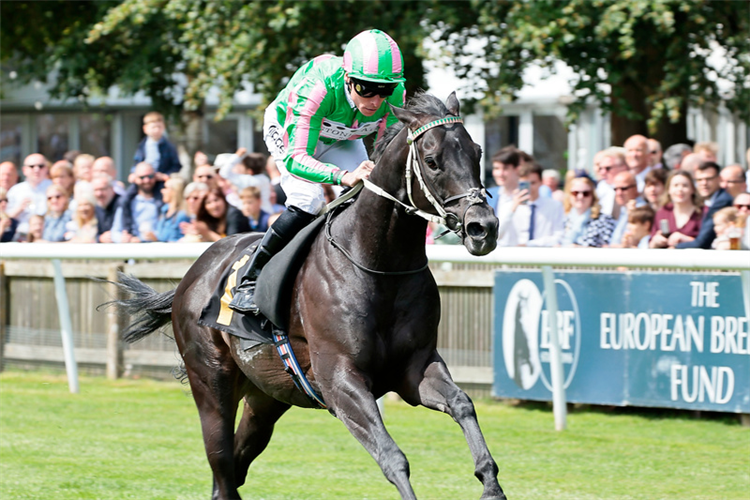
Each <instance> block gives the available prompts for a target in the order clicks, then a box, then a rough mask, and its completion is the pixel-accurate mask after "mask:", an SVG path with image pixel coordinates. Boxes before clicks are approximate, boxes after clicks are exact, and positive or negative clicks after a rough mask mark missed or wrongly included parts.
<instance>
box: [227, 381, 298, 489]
mask: <svg viewBox="0 0 750 500" xmlns="http://www.w3.org/2000/svg"><path fill="white" fill-rule="evenodd" d="M288 409H289V405H287V404H284V403H281V402H279V401H276V400H275V399H273V398H271V397H269V396H266V395H265V394H262V393H258V394H250V395H248V396H245V404H244V408H243V411H242V419H241V420H240V423H239V425H238V426H237V432H236V433H235V436H234V457H235V461H234V465H235V472H234V474H235V478H236V479H237V486H242V485H243V484H245V478H246V477H247V470H248V468H249V467H250V464H251V463H252V461H253V460H255V458H256V457H257V456H258V455H260V454H261V453H262V452H263V450H265V449H266V446H267V445H268V442H269V441H270V440H271V434H273V426H274V424H275V423H276V421H277V420H278V419H279V418H280V417H281V416H282V415H283V414H284V412H286V411H287V410H288Z"/></svg>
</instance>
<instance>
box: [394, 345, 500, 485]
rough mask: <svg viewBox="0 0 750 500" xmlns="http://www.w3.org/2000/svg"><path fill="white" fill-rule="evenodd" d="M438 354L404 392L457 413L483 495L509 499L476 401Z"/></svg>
mask: <svg viewBox="0 0 750 500" xmlns="http://www.w3.org/2000/svg"><path fill="white" fill-rule="evenodd" d="M435 356H436V357H435V359H433V361H431V362H430V363H429V364H428V365H427V368H426V369H425V370H424V374H423V376H421V377H420V378H418V379H416V380H413V381H412V383H411V384H410V387H408V388H407V390H406V392H405V393H403V394H401V395H402V397H404V399H405V400H407V401H409V402H411V403H416V404H422V405H424V406H426V407H427V408H431V409H433V410H439V411H442V412H445V413H447V414H449V415H450V416H451V417H453V419H454V420H455V421H456V422H457V423H458V425H460V426H461V429H462V430H463V432H464V436H465V437H466V441H467V443H468V444H469V450H471V455H472V457H473V458H474V475H475V476H476V477H477V478H478V479H479V480H480V481H481V482H482V484H483V485H484V492H483V493H482V499H486V500H490V499H493V500H501V499H505V494H504V493H503V490H502V488H501V487H500V484H499V483H498V482H497V473H498V469H497V464H496V463H495V460H494V459H493V458H492V455H490V450H489V448H487V443H486V442H485V440H484V436H483V435H482V430H481V429H480V428H479V422H478V421H477V414H476V412H475V411H474V404H473V403H472V402H471V399H470V398H469V396H467V395H466V393H465V392H464V391H462V390H461V389H460V388H459V387H458V386H457V385H456V384H455V383H454V382H453V379H452V378H451V376H450V373H448V368H447V367H446V366H445V363H444V362H443V360H442V359H440V357H439V356H438V355H437V354H436V355H435Z"/></svg>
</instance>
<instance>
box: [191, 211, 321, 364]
mask: <svg viewBox="0 0 750 500" xmlns="http://www.w3.org/2000/svg"><path fill="white" fill-rule="evenodd" d="M325 219H326V218H325V217H318V218H317V219H315V220H314V221H313V222H312V223H310V224H308V225H307V226H306V227H305V228H304V229H302V231H300V232H299V233H298V234H297V235H296V236H295V237H294V238H293V239H292V241H291V242H290V243H289V244H288V245H287V246H286V247H284V248H283V249H282V250H281V251H280V252H279V253H278V254H276V255H275V256H273V257H272V258H271V260H270V261H269V262H268V264H266V265H265V266H264V267H263V270H262V271H261V273H260V277H259V278H258V283H257V285H256V288H255V303H256V304H257V305H258V307H259V308H260V311H261V312H260V314H258V315H255V314H252V313H248V314H242V313H237V312H235V311H233V310H231V309H229V302H230V301H231V300H232V297H233V296H234V291H235V288H236V287H237V285H238V284H239V283H240V278H241V277H242V276H243V275H244V274H245V272H246V271H247V268H248V267H249V266H250V261H251V260H252V254H253V252H254V251H255V250H256V248H257V246H258V244H257V242H256V244H254V245H251V246H250V247H248V248H247V249H246V250H245V251H244V252H242V254H241V255H240V257H239V258H238V259H237V260H236V261H235V262H234V263H233V264H232V265H231V266H228V267H227V268H226V269H225V270H224V273H223V274H222V277H221V280H219V285H218V287H217V289H216V290H215V291H214V293H213V294H211V298H210V299H209V301H208V304H207V305H206V306H205V307H204V308H203V311H202V312H201V317H200V319H199V320H198V323H199V324H201V325H204V326H208V327H210V328H216V329H217V330H221V331H223V332H226V333H228V334H230V335H234V336H236V337H239V338H240V339H242V343H241V345H242V347H243V349H245V350H247V349H250V348H252V347H255V346H257V345H259V344H273V343H274V339H273V337H272V332H273V327H274V325H275V326H276V327H277V329H281V330H283V331H287V330H288V328H289V309H290V306H291V299H292V287H293V286H294V281H295V279H296V278H297V273H298V272H299V269H300V268H301V267H302V264H303V263H304V261H305V258H306V257H307V254H308V252H309V250H310V246H311V245H312V243H313V241H314V240H315V237H316V236H317V234H318V232H320V229H321V228H322V227H323V224H324V222H325Z"/></svg>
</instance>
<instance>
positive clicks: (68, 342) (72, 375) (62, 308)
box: [52, 259, 79, 394]
mask: <svg viewBox="0 0 750 500" xmlns="http://www.w3.org/2000/svg"><path fill="white" fill-rule="evenodd" d="M52 266H53V267H54V268H55V298H56V299H57V314H58V315H59V317H60V335H61V336H62V345H63V355H64V356H65V371H66V372H67V373H68V387H69V388H70V392H72V393H74V394H77V393H78V392H79V388H78V365H76V355H75V345H74V344H73V324H72V322H71V321H70V307H69V306H68V292H67V291H66V290H65V277H64V276H63V273H62V265H61V264H60V259H52Z"/></svg>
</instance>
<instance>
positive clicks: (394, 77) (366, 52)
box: [343, 29, 406, 83]
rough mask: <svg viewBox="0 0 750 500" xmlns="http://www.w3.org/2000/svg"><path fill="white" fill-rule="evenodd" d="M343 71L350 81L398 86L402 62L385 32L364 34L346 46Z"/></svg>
mask: <svg viewBox="0 0 750 500" xmlns="http://www.w3.org/2000/svg"><path fill="white" fill-rule="evenodd" d="M343 66H344V69H345V70H346V72H347V73H348V74H349V76H350V77H352V78H355V79H358V80H364V81H368V82H376V83H399V82H403V81H406V79H405V78H404V58H403V56H402V55H401V50H400V49H399V48H398V45H397V44H396V42H395V41H394V40H393V38H391V37H390V36H388V34H387V33H385V32H384V31H380V30H376V29H372V30H368V31H363V32H362V33H360V34H359V35H357V36H355V37H354V38H352V39H351V40H350V41H349V43H347V44H346V50H344V64H343Z"/></svg>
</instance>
